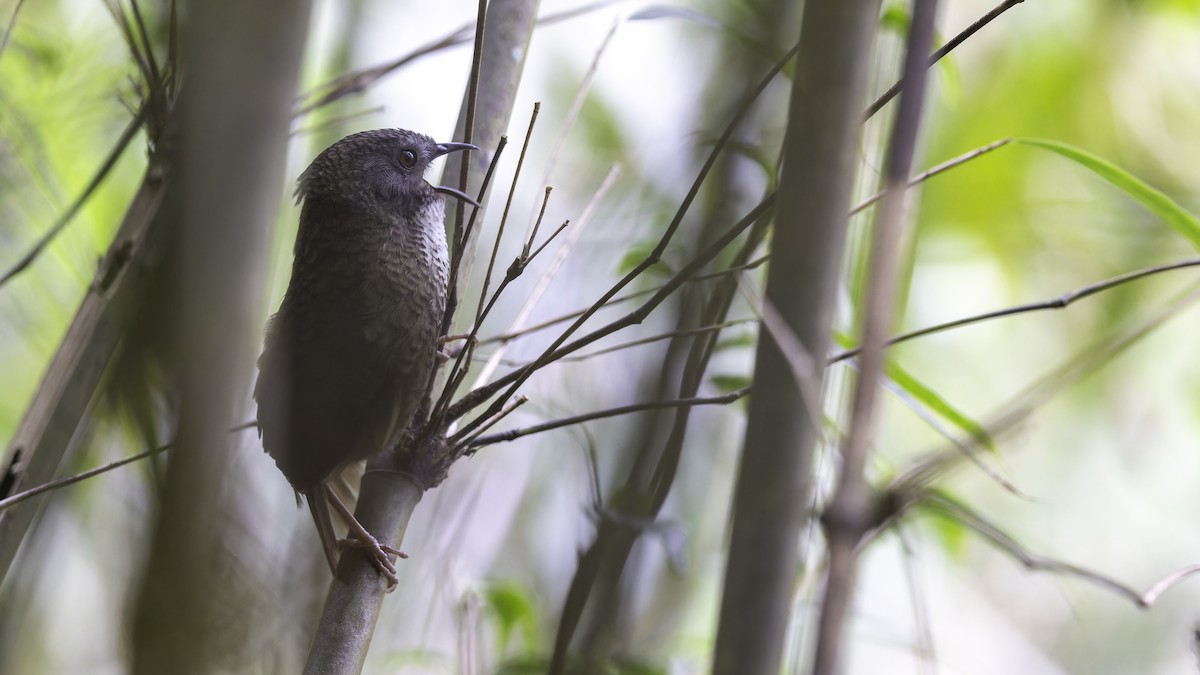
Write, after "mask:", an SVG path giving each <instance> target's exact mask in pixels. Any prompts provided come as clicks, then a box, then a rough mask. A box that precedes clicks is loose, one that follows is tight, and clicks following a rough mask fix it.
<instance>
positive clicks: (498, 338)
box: [479, 255, 768, 345]
mask: <svg viewBox="0 0 1200 675" xmlns="http://www.w3.org/2000/svg"><path fill="white" fill-rule="evenodd" d="M767 259H768V256H765V255H764V256H762V257H760V258H757V259H755V260H751V261H750V262H748V263H746V264H745V265H736V266H734V267H730V268H728V269H723V270H720V271H717V272H709V273H708V274H700V275H697V276H695V277H693V278H692V279H690V280H689V281H688V283H698V282H701V281H708V280H709V279H716V278H719V277H724V276H728V275H730V274H736V273H738V272H741V271H744V270H751V269H755V268H757V267H761V266H762V264H763V263H765V262H766V261H767ZM664 285H665V284H660V285H658V286H652V287H650V288H647V289H643V290H640V291H634V292H632V293H626V294H625V295H619V296H617V297H615V298H613V299H611V300H609V301H608V303H607V304H606V305H605V307H612V306H613V305H616V304H619V303H622V302H628V301H630V300H636V299H637V298H641V297H645V296H647V295H651V294H653V293H657V292H658V291H660V290H662V287H663V286H664ZM586 311H587V307H584V308H583V309H577V310H575V311H574V312H571V313H570V314H563V315H562V316H556V317H554V318H553V319H547V320H545V321H543V322H541V323H536V324H534V325H532V326H526V327H525V328H521V329H518V330H510V331H509V332H507V333H501V334H500V335H493V336H492V337H489V338H484V339H482V340H480V341H479V344H480V345H486V344H491V343H493V342H508V341H509V340H515V339H516V338H519V337H522V336H525V335H529V334H530V333H536V332H538V331H540V330H545V329H547V328H550V327H551V326H555V325H558V324H560V323H563V322H564V321H570V320H571V319H574V318H576V317H579V316H582V315H583V313H584V312H586Z"/></svg>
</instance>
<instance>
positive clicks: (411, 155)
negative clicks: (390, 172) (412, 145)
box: [400, 150, 417, 169]
mask: <svg viewBox="0 0 1200 675" xmlns="http://www.w3.org/2000/svg"><path fill="white" fill-rule="evenodd" d="M416 165H417V153H415V152H413V151H412V150H401V151H400V166H402V167H404V168H406V169H411V168H413V167H414V166H416Z"/></svg>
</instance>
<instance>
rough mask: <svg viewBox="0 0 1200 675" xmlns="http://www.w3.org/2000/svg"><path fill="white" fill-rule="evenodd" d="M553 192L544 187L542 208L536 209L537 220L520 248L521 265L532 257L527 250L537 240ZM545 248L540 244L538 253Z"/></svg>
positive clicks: (551, 237) (552, 236) (551, 189)
mask: <svg viewBox="0 0 1200 675" xmlns="http://www.w3.org/2000/svg"><path fill="white" fill-rule="evenodd" d="M553 191H554V188H552V187H550V186H549V185H547V186H546V193H545V195H544V196H543V197H542V208H540V209H538V212H537V218H536V219H534V221H533V229H532V230H531V231H530V233H529V236H528V237H526V238H525V245H524V246H522V247H521V257H520V260H521V261H522V265H524V264H525V263H527V262H528V261H529V258H531V257H532V256H531V255H530V252H529V250H530V249H531V248H533V241H534V240H535V239H537V233H538V228H540V227H541V226H542V218H545V217H546V206H547V205H548V204H549V203H550V193H551V192H553ZM566 226H567V224H566V223H563V225H562V227H560V228H559V230H560V231H561V230H562V228H563V227H566ZM555 234H558V232H555V233H554V234H551V235H550V239H553V238H554V235H555ZM546 243H549V241H548V240H547V242H546ZM545 246H546V244H542V246H541V247H539V248H538V250H539V251H540V250H542V248H544V247H545Z"/></svg>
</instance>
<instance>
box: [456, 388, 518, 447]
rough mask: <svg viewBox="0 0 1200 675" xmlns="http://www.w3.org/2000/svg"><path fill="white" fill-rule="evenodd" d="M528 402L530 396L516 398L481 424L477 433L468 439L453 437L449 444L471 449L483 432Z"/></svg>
mask: <svg viewBox="0 0 1200 675" xmlns="http://www.w3.org/2000/svg"><path fill="white" fill-rule="evenodd" d="M527 402H529V397H528V396H518V397H516V398H514V399H513V400H511V401H509V402H508V405H506V406H504V409H503V410H501V411H500V412H498V413H496V414H495V415H492V416H491V417H490V418H489V419H487V420H486V421H484V423H483V424H480V425H479V428H478V429H476V430H475V432H474V433H472V434H471V435H470V436H467V437H466V438H460V437H459V436H458V435H454V436H451V437H450V438H449V439H447V443H449V444H450V445H461V446H463V447H470V446H471V444H472V442H474V440H475V439H476V438H478V437H479V436H480V435H482V434H483V432H485V431H487V430H488V429H491V428H492V427H494V426H496V423H497V422H499V421H500V420H502V419H504V418H505V417H508V416H509V415H510V414H512V411H514V410H516V409H517V408H520V407H521V406H523V405H525V404H526V403H527Z"/></svg>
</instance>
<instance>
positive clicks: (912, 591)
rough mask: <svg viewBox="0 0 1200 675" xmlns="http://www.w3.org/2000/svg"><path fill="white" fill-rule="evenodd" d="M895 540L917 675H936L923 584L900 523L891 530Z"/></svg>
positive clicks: (913, 547)
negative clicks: (909, 613) (914, 644)
mask: <svg viewBox="0 0 1200 675" xmlns="http://www.w3.org/2000/svg"><path fill="white" fill-rule="evenodd" d="M893 529H895V531H896V538H897V539H899V540H900V549H901V552H902V553H903V554H904V577H905V579H906V580H907V581H908V597H909V600H910V601H911V602H912V608H913V624H915V625H916V628H917V630H916V633H917V656H918V657H919V658H920V660H919V661H918V663H919V664H920V670H919V671H918V672H919V673H926V672H928V673H934V674H936V673H937V654H936V653H935V651H934V648H933V630H932V628H931V627H930V621H929V607H928V604H927V603H928V599H927V598H926V595H925V589H924V586H925V585H924V584H923V583H921V575H920V572H919V570H918V569H917V564H916V559H917V556H916V550H915V549H916V547H915V546H913V542H912V541H911V538H910V537H909V536H908V532H907V530H905V529H904V527H903V526H902V525H901V524H900V523H896V525H895V527H894V528H893Z"/></svg>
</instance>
